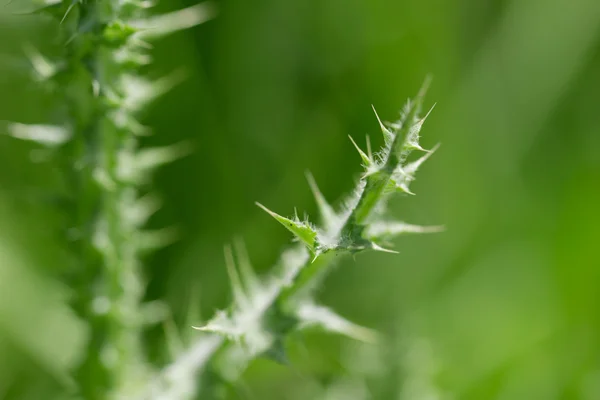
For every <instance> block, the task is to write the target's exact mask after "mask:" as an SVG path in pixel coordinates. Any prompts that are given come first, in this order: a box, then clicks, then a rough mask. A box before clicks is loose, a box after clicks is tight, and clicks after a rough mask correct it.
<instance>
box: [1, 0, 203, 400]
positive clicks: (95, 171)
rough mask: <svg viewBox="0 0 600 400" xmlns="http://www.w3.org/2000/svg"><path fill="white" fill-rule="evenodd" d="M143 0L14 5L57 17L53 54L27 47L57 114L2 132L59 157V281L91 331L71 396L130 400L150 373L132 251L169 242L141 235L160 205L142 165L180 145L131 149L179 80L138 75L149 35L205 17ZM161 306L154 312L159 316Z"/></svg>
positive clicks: (150, 318)
mask: <svg viewBox="0 0 600 400" xmlns="http://www.w3.org/2000/svg"><path fill="white" fill-rule="evenodd" d="M152 5H153V2H151V1H144V0H106V1H94V0H91V1H87V0H42V1H37V2H34V3H31V4H29V6H28V8H27V9H25V10H20V12H25V13H30V14H37V15H39V16H40V17H41V18H44V19H48V18H50V19H53V20H54V22H53V23H54V24H55V25H59V29H58V31H59V32H60V35H59V37H57V38H56V40H57V41H58V42H59V44H60V47H61V48H62V52H61V54H59V55H53V56H45V55H43V54H41V52H40V51H38V50H37V49H35V48H33V47H32V46H26V47H25V49H24V50H25V54H26V56H27V57H28V59H29V61H30V64H31V67H32V70H33V71H34V74H35V78H36V81H37V82H38V84H39V85H40V86H42V87H43V88H44V89H46V90H48V91H52V92H53V93H55V94H57V96H58V97H60V98H62V104H59V105H58V106H57V110H56V111H55V114H54V115H55V116H56V117H55V120H53V121H51V122H49V123H43V124H37V125H30V124H22V123H16V122H14V123H11V124H9V125H8V126H7V130H8V132H9V133H10V134H11V135H12V136H14V137H15V138H19V139H24V140H30V141H34V142H37V143H39V144H40V145H42V146H45V147H47V148H49V149H50V151H51V153H52V155H53V157H52V159H53V161H54V162H55V163H57V164H59V165H60V175H61V178H62V183H63V184H64V191H63V193H62V194H61V196H60V199H59V200H60V203H59V204H62V205H64V206H65V207H64V209H65V214H66V219H65V220H66V223H65V225H64V233H65V236H67V237H68V239H69V240H70V241H71V243H72V245H71V247H72V248H73V249H74V251H73V253H74V254H73V256H74V257H73V260H74V262H73V264H72V265H71V267H70V268H68V271H67V275H68V278H67V280H68V282H69V284H70V285H71V286H72V287H73V289H74V290H73V292H74V293H75V296H76V297H77V298H76V299H74V301H73V305H74V308H76V309H77V311H78V312H79V314H80V315H81V316H82V317H83V318H85V319H86V320H87V321H88V323H89V325H90V328H91V329H90V331H91V337H90V340H89V345H88V351H87V352H86V355H85V357H84V360H83V362H82V364H81V365H80V367H79V369H78V371H77V372H76V377H77V379H76V380H77V382H78V387H77V389H76V392H77V394H78V395H79V396H81V397H83V398H86V399H107V398H108V399H130V398H132V396H133V395H134V394H135V393H139V391H140V390H141V389H140V388H141V387H143V386H144V385H146V384H147V382H148V380H149V379H150V377H151V376H152V367H151V365H150V363H149V362H148V361H147V357H146V355H145V351H144V349H143V345H142V339H141V334H142V332H143V330H144V329H145V327H146V326H147V325H148V324H150V323H154V322H156V317H157V310H158V311H159V310H160V307H159V308H157V307H156V304H145V303H143V296H144V292H145V283H144V278H143V273H142V271H141V264H142V263H141V257H142V255H143V254H144V253H145V252H147V251H149V250H152V249H156V248H159V247H161V246H162V245H164V244H166V243H168V242H169V241H171V240H172V238H173V232H172V231H170V230H160V231H152V232H151V231H147V230H145V229H144V225H145V223H146V221H147V220H148V218H149V217H150V216H151V215H152V214H153V213H154V212H155V211H156V210H157V209H158V207H159V205H160V204H159V201H158V200H157V198H156V197H155V196H154V195H153V194H152V193H151V190H150V188H149V185H148V183H149V178H150V173H151V172H152V171H153V170H154V169H155V168H156V167H158V166H160V165H163V164H165V163H168V162H171V161H173V160H175V159H177V158H179V157H181V156H182V155H184V154H185V153H186V152H187V151H188V150H189V149H188V148H187V147H186V145H183V144H175V145H172V146H169V147H163V148H141V147H140V145H139V137H140V136H143V135H147V134H149V133H150V132H149V129H148V128H146V127H145V126H143V125H142V124H141V123H140V122H139V118H140V115H141V113H142V112H143V111H144V110H145V109H146V108H147V106H148V104H149V103H150V102H152V101H153V100H154V99H156V98H157V97H158V96H160V95H161V94H163V93H165V92H166V91H167V90H169V89H170V88H171V87H172V86H173V85H175V84H177V83H178V81H179V80H180V78H181V74H175V75H172V76H168V77H166V78H163V79H159V80H156V81H150V80H148V79H146V78H144V76H143V74H142V73H141V71H142V69H143V68H144V67H145V66H146V65H148V64H149V63H151V61H152V58H151V55H150V51H149V50H150V49H151V45H150V43H151V42H152V40H155V39H158V38H160V37H163V36H165V35H168V34H170V33H173V32H176V31H179V30H181V29H185V28H189V27H192V26H194V25H196V24H199V23H201V22H203V21H204V20H206V19H207V18H208V17H210V15H211V13H212V11H211V9H210V7H208V6H207V5H206V4H202V5H198V6H193V7H190V8H186V9H183V10H180V11H176V12H173V13H169V14H165V15H158V16H151V14H150V11H149V10H148V9H149V8H150V7H152ZM158 314H159V313H158Z"/></svg>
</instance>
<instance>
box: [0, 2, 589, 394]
mask: <svg viewBox="0 0 600 400" xmlns="http://www.w3.org/2000/svg"><path fill="white" fill-rule="evenodd" d="M20 1H21V0H15V3H19V2H20ZM191 4H192V3H191V2H190V1H189V0H188V1H187V4H182V2H179V1H169V0H163V1H161V2H160V3H159V5H158V8H159V9H160V10H171V9H178V8H181V6H184V5H191ZM216 4H217V6H218V9H219V15H218V17H217V18H216V19H214V20H212V21H210V22H208V23H205V24H203V25H202V26H200V27H198V28H194V29H193V30H191V31H189V32H186V33H180V34H177V35H175V36H173V37H170V38H165V39H163V40H161V41H160V42H158V43H157V44H156V46H155V49H154V55H155V57H156V63H155V64H154V65H153V66H152V67H151V68H150V69H149V70H148V71H147V74H148V75H149V76H153V77H159V76H164V75H165V74H166V73H168V72H170V71H173V70H177V69H180V68H183V69H184V70H185V71H186V72H187V73H188V76H189V78H188V80H187V81H186V82H185V84H182V85H180V86H178V87H176V88H175V89H174V90H172V92H170V93H169V94H168V95H166V96H164V97H163V98H162V99H161V100H160V101H158V102H157V103H156V104H155V105H154V106H153V109H152V110H150V111H149V112H148V114H147V116H146V121H145V122H146V123H147V124H149V125H150V126H152V127H153V128H154V130H155V131H156V134H155V135H154V136H152V137H149V138H147V140H146V142H147V143H146V144H147V145H158V144H171V143H175V142H178V141H180V140H182V139H185V140H190V141H191V142H193V143H194V147H195V149H196V151H195V153H194V154H193V155H191V156H189V157H187V158H185V159H183V160H181V161H178V162H176V163H174V164H173V165H170V166H168V167H165V168H164V169H163V170H161V172H159V174H158V176H157V178H156V188H157V191H158V192H159V193H160V194H161V195H162V197H163V198H164V200H165V206H164V208H163V209H162V210H161V211H160V212H159V213H158V215H157V216H156V217H155V218H154V219H153V221H152V225H153V226H155V227H164V226H169V225H174V226H176V227H178V228H179V229H180V230H181V232H182V233H183V234H182V238H181V240H180V241H179V242H177V243H175V244H173V245H172V246H170V247H168V248H166V249H165V250H163V251H161V252H159V253H158V254H155V255H152V256H151V257H149V258H148V259H147V266H146V270H145V273H146V276H147V279H148V280H149V284H150V286H149V289H148V293H147V298H148V299H149V300H152V299H164V300H165V301H166V302H167V303H168V304H169V306H170V307H171V309H172V312H173V318H174V320H175V321H176V323H178V324H180V325H182V326H181V329H183V331H186V330H187V329H188V327H187V326H184V325H185V321H186V316H187V314H188V313H189V310H190V309H194V308H197V307H198V306H200V308H201V313H200V314H201V315H198V316H197V319H198V322H201V321H202V320H203V319H204V320H205V319H206V318H208V317H209V316H210V315H211V314H212V313H213V311H214V310H215V309H217V308H222V307H223V306H225V305H226V304H227V303H228V302H229V300H230V299H229V297H230V295H229V290H228V288H227V285H228V283H227V278H226V272H225V268H224V261H223V257H222V246H223V244H224V243H227V242H230V241H231V240H232V238H233V237H235V236H241V237H243V238H244V240H245V241H246V242H247V245H248V249H249V252H250V256H251V258H252V260H253V264H254V265H255V266H256V267H257V268H258V269H259V270H261V271H265V270H268V269H269V268H270V266H271V265H272V264H273V263H274V261H275V259H276V257H277V255H278V254H279V250H280V248H281V247H282V246H283V245H284V244H285V243H286V240H287V236H286V235H285V234H283V233H282V231H281V230H280V228H279V227H278V226H277V225H276V224H273V223H272V221H270V220H269V218H267V217H265V216H264V213H262V212H261V211H260V210H259V209H258V208H256V207H255V206H254V201H256V200H258V201H261V202H263V203H265V204H269V206H270V207H272V208H273V209H276V210H292V209H293V207H294V206H297V207H298V208H299V211H304V210H306V211H307V212H308V213H309V214H311V215H314V214H315V213H316V205H315V204H314V203H313V201H312V199H311V193H310V190H309V187H308V185H307V184H305V183H304V182H305V179H304V171H305V170H306V169H309V170H310V171H311V172H312V173H313V175H314V176H315V178H316V180H317V181H318V182H319V186H320V187H321V190H322V191H323V192H324V194H325V196H326V197H328V198H329V199H332V200H334V199H335V197H336V196H338V194H339V193H343V192H346V191H348V190H350V189H351V187H352V179H351V174H349V173H348V172H352V173H355V174H358V173H359V172H360V167H359V158H358V156H357V155H356V153H355V151H354V150H353V148H352V144H351V143H350V142H349V141H348V139H347V135H348V134H350V135H352V136H353V137H354V138H355V139H356V140H357V142H359V143H364V135H365V134H366V133H370V134H371V137H372V138H375V137H378V135H376V133H377V132H378V126H377V121H376V119H375V118H374V116H373V115H372V112H371V109H370V105H371V104H374V105H375V106H376V107H377V109H378V112H379V114H380V115H381V116H382V118H384V119H386V120H393V119H395V117H396V114H395V113H396V110H397V109H399V108H400V106H401V105H402V104H403V102H404V99H405V98H406V97H407V96H410V95H412V94H413V93H415V92H416V90H417V88H418V87H419V85H420V84H421V82H422V81H423V78H424V77H425V76H426V75H427V74H432V75H433V77H434V82H433V85H432V89H431V91H430V93H429V95H428V99H430V101H431V100H432V99H433V101H436V102H437V107H436V109H435V111H434V112H433V113H432V115H431V116H430V119H429V120H428V125H427V127H426V129H427V132H426V134H425V135H424V145H425V146H426V147H432V145H433V144H434V143H436V142H438V141H439V142H441V143H442V147H441V149H440V151H439V152H438V154H436V157H434V158H432V159H431V161H430V162H429V163H427V164H426V165H425V166H424V167H423V169H422V171H421V172H420V175H419V178H418V180H417V181H416V183H415V185H414V186H413V190H414V191H415V192H416V193H418V194H419V196H417V197H414V198H413V197H410V198H409V197H407V198H404V199H401V200H398V201H397V202H394V204H393V207H394V210H395V214H396V215H397V216H398V218H401V219H405V220H410V221H411V222H412V221H414V222H416V223H422V224H424V225H426V224H437V223H444V224H445V225H446V227H447V231H446V232H445V233H443V234H440V235H436V236H419V237H408V238H403V239H401V240H398V241H397V246H396V248H397V249H398V250H400V252H401V254H400V255H389V254H385V255H379V254H375V255H371V254H370V255H368V256H358V257H357V259H356V260H353V259H351V258H350V259H347V260H346V261H345V262H343V263H342V265H340V266H339V267H338V268H337V269H336V271H335V272H334V273H333V274H332V275H331V276H330V277H329V278H328V280H327V283H326V285H325V287H324V288H323V289H322V293H321V296H320V297H321V298H322V301H323V302H324V303H325V304H328V305H331V306H332V307H333V308H335V309H336V310H339V311H340V313H341V314H342V315H345V316H347V317H348V318H349V319H351V320H353V321H356V322H358V323H360V324H362V325H366V326H369V327H373V328H376V329H379V330H380V331H382V332H384V333H385V334H386V335H387V337H388V339H387V340H385V341H384V342H383V343H382V344H381V346H383V348H382V349H381V348H379V349H378V348H372V347H368V346H367V348H363V347H362V346H358V345H356V344H353V343H351V342H350V341H349V340H346V339H340V338H336V337H330V336H324V335H317V334H314V335H306V336H304V337H303V338H299V339H297V340H294V343H290V347H291V354H292V366H280V365H277V364H275V363H273V362H271V361H267V360H259V361H257V362H255V363H254V364H253V366H252V367H251V368H250V369H249V370H248V371H247V373H246V374H245V376H244V380H243V382H241V383H240V384H239V385H238V386H236V387H235V388H233V389H232V390H231V393H230V395H231V398H265V399H269V398H272V399H281V398H284V399H305V398H317V397H319V396H321V397H323V398H326V399H342V398H343V399H351V398H357V399H360V398H381V399H390V398H399V399H426V398H427V399H429V398H460V399H502V400H504V399H533V398H540V399H550V398H556V399H584V400H595V399H598V398H600V383H599V382H600V362H599V361H598V360H600V340H599V339H598V338H599V337H600V314H599V313H598V308H599V306H600V290H599V289H598V288H599V287H600V256H599V253H598V242H599V241H600V207H599V204H600V121H599V119H598V104H600V40H599V39H600V2H598V1H597V0H574V1H567V0H529V1H520V0H512V1H508V0H486V1H480V0H454V1H440V0H403V1H391V0H372V1H358V0H346V1H341V0H324V1H323V0H320V1H316V0H312V1H297V0H289V1H285V2H283V1H275V0H262V1H258V2H247V1H241V0H223V1H217V2H216ZM53 34H55V32H53V28H52V26H51V25H50V24H48V23H47V21H43V20H39V19H36V18H33V17H31V16H15V15H12V14H11V13H9V9H8V8H4V9H3V10H2V11H0V38H2V40H0V120H19V121H26V122H31V123H36V122H40V121H44V120H45V119H47V118H48V114H49V113H50V111H51V109H52V107H51V106H52V104H53V102H54V101H56V99H53V98H52V96H51V95H49V94H47V93H43V92H41V91H40V90H39V89H38V88H37V86H36V83H35V82H34V81H32V79H31V74H30V72H29V67H28V64H27V60H26V58H24V55H23V45H24V44H25V43H34V44H35V45H36V46H37V47H38V48H42V49H45V50H47V51H53V50H52V48H51V44H50V42H49V41H48V38H49V37H51V35H53ZM0 128H1V129H4V127H0ZM0 133H5V132H4V131H0ZM378 140H380V138H379V137H378ZM374 144H375V145H378V144H380V143H374ZM307 156H308V157H309V158H307ZM43 159H44V154H43V153H40V151H39V149H36V148H34V147H33V146H30V145H28V144H26V143H21V142H17V141H15V140H14V139H12V138H10V137H8V136H5V135H0V226H1V228H2V229H0V398H7V399H30V398H31V399H39V398H55V397H57V396H59V395H60V393H61V392H63V391H64V389H65V388H68V386H69V380H68V373H67V372H68V369H69V366H70V365H71V364H72V363H73V362H74V361H75V360H76V358H77V356H78V354H79V350H78V349H80V348H81V344H82V343H83V341H84V340H85V337H86V329H85V324H83V323H82V322H81V321H78V320H77V318H76V317H75V316H74V315H73V314H72V313H71V312H70V311H69V309H68V307H67V302H68V296H69V288H68V287H64V284H63V283H61V281H60V271H61V268H62V263H64V262H65V258H66V254H68V251H69V249H68V246H66V245H65V244H64V243H62V242H61V240H60V239H59V238H57V234H56V229H55V227H56V226H57V219H58V218H60V213H59V212H57V210H55V209H54V208H53V207H52V206H51V204H49V203H48V202H46V201H44V199H45V197H44V194H45V193H48V192H50V193H51V192H52V189H53V184H54V183H53V182H54V181H53V179H52V176H53V171H52V168H48V165H47V164H45V163H43V162H41V161H42V160H43ZM190 329H191V328H190ZM190 334H193V333H190ZM147 344H148V349H149V352H150V354H152V356H153V358H154V359H155V360H156V362H161V361H163V360H164V357H165V352H166V350H165V348H164V347H165V346H164V337H163V334H162V330H161V328H160V327H157V328H156V329H154V330H152V331H150V332H149V333H148V335H147ZM360 357H367V358H368V359H369V362H367V361H365V360H363V359H361V358H360ZM357 360H358V361H357ZM367 365H370V366H372V368H370V369H369V370H367ZM361 396H362V397H361ZM436 396H438V397H436Z"/></svg>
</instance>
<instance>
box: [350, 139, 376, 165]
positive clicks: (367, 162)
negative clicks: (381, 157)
mask: <svg viewBox="0 0 600 400" xmlns="http://www.w3.org/2000/svg"><path fill="white" fill-rule="evenodd" d="M348 137H349V138H350V141H351V142H352V144H353V145H354V147H356V150H358V154H360V158H362V160H363V162H364V163H365V167H369V166H370V165H371V164H373V161H372V160H371V159H370V158H369V156H368V155H366V154H365V152H364V151H362V149H361V148H360V147H358V145H357V144H356V142H355V141H354V139H352V136H350V135H348Z"/></svg>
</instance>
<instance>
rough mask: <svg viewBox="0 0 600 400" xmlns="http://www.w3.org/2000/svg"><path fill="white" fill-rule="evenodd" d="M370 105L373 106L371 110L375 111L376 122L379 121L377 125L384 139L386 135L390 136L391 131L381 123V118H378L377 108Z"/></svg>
mask: <svg viewBox="0 0 600 400" xmlns="http://www.w3.org/2000/svg"><path fill="white" fill-rule="evenodd" d="M371 107H372V108H373V112H374V113H375V116H376V117H377V122H379V127H380V128H381V131H382V132H383V135H384V136H385V137H386V139H387V138H388V137H390V136H392V132H390V131H389V129H388V128H387V127H386V126H385V125H384V124H383V122H381V118H379V114H377V110H375V106H374V105H371Z"/></svg>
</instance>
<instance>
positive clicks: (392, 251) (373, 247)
mask: <svg viewBox="0 0 600 400" xmlns="http://www.w3.org/2000/svg"><path fill="white" fill-rule="evenodd" d="M371 248H372V249H373V250H375V251H381V252H383V253H391V254H400V253H399V252H398V251H396V250H390V249H386V248H383V247H381V246H379V245H378V244H377V243H371Z"/></svg>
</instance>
